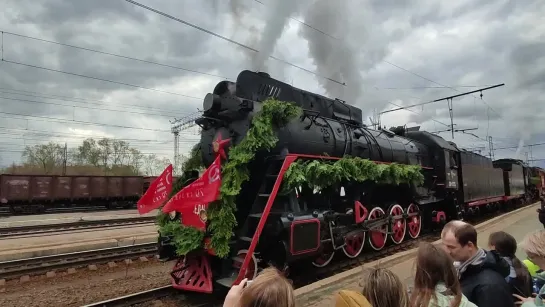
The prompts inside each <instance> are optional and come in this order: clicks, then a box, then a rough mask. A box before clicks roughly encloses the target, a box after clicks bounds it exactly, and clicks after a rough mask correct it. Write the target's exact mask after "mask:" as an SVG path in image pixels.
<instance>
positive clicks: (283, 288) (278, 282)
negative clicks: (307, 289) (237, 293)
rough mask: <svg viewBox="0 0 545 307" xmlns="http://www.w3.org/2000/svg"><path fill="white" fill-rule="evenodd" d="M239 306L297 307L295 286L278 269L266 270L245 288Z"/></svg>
mask: <svg viewBox="0 0 545 307" xmlns="http://www.w3.org/2000/svg"><path fill="white" fill-rule="evenodd" d="M238 306H240V307H258V306H259V307H295V297H294V295H293V286H292V285H291V283H290V282H289V281H288V280H287V279H286V278H285V277H284V276H283V275H282V274H281V273H280V272H279V271H278V270H277V269H275V268H267V269H264V270H263V271H261V273H259V274H258V275H257V277H256V278H255V279H254V280H253V281H252V282H251V283H250V284H249V285H248V286H246V288H244V290H243V291H242V295H241V297H240V301H239V305H238Z"/></svg>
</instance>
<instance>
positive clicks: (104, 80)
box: [2, 58, 202, 100]
mask: <svg viewBox="0 0 545 307" xmlns="http://www.w3.org/2000/svg"><path fill="white" fill-rule="evenodd" d="M2 62H5V63H9V64H14V65H20V66H26V67H30V68H36V69H41V70H46V71H51V72H57V73H61V74H66V75H71V76H77V77H81V78H88V79H93V80H98V81H103V82H109V83H114V84H120V85H126V86H130V87H134V88H139V89H144V90H148V91H154V92H158V93H164V94H170V95H176V96H182V97H187V98H191V99H197V100H201V99H202V98H201V97H195V96H190V95H185V94H180V93H174V92H169V91H163V90H159V89H155V88H151V87H145V86H141V85H134V84H130V83H125V82H119V81H113V80H109V79H103V78H98V77H93V76H87V75H82V74H78V73H73V72H69V71H63V70H58V69H53V68H48V67H43V66H38V65H32V64H25V63H20V62H16V61H11V60H6V59H5V58H4V59H2Z"/></svg>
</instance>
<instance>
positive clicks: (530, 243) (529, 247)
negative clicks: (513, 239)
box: [522, 230, 545, 258]
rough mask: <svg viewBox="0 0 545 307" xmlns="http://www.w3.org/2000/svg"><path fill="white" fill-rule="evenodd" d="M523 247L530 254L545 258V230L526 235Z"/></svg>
mask: <svg viewBox="0 0 545 307" xmlns="http://www.w3.org/2000/svg"><path fill="white" fill-rule="evenodd" d="M522 248H523V249H524V251H525V252H526V254H527V255H528V256H530V255H532V256H537V257H541V258H545V230H538V231H536V232H533V233H529V234H527V235H526V237H525V238H524V240H523V241H522Z"/></svg>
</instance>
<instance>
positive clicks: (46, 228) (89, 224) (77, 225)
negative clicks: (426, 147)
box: [0, 216, 155, 239]
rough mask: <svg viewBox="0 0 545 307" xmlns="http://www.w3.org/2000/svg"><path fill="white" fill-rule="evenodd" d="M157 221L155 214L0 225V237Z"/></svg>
mask: <svg viewBox="0 0 545 307" xmlns="http://www.w3.org/2000/svg"><path fill="white" fill-rule="evenodd" d="M154 222H155V217H154V216H145V217H131V218H118V219H106V220H88V221H86V220H81V221H77V222H69V223H58V224H46V225H30V226H15V227H0V239H6V238H12V237H18V236H24V235H41V234H48V233H57V232H67V231H73V230H83V229H97V228H112V227H119V226H128V225H142V224H152V223H154Z"/></svg>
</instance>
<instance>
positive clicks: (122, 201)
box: [0, 174, 152, 214]
mask: <svg viewBox="0 0 545 307" xmlns="http://www.w3.org/2000/svg"><path fill="white" fill-rule="evenodd" d="M146 180H152V179H150V178H147V179H145V178H144V177H142V176H49V175H6V174H4V175H0V207H1V208H2V209H3V210H2V211H9V212H10V213H12V214H20V213H43V212H45V211H47V210H51V209H60V208H82V207H85V208H89V207H93V208H94V207H96V208H97V209H98V208H100V207H102V208H106V209H116V208H125V209H128V208H131V207H134V205H135V204H136V202H137V201H138V199H139V198H140V197H141V195H142V193H143V192H144V191H145V190H144V182H145V181H146ZM148 186H149V184H148Z"/></svg>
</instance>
